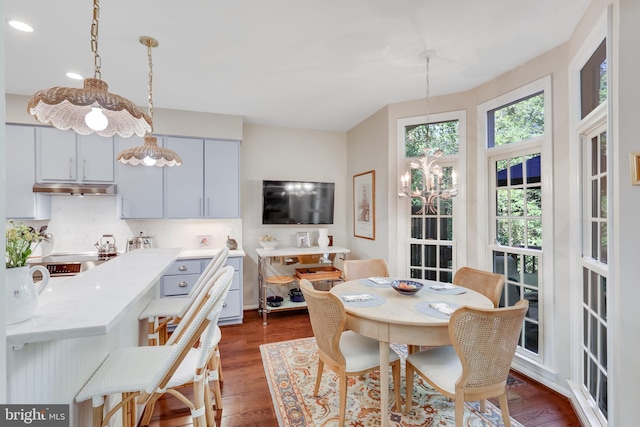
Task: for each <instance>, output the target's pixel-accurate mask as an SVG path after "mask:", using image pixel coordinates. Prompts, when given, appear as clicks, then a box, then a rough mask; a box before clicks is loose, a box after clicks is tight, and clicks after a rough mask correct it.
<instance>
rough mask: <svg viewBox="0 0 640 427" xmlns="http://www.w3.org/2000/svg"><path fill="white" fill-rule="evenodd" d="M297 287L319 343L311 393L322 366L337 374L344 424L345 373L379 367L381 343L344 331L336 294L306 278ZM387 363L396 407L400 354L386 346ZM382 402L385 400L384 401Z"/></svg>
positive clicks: (342, 310) (360, 373)
mask: <svg viewBox="0 0 640 427" xmlns="http://www.w3.org/2000/svg"><path fill="white" fill-rule="evenodd" d="M300 289H301V290H302V293H303V294H304V298H305V301H306V302H307V307H308V309H309V317H310V319H311V328H312V329H313V335H314V337H315V339H316V343H317V345H318V372H317V374H316V385H315V388H314V391H313V395H314V396H317V395H318V392H319V390H320V382H321V380H322V371H323V369H324V365H327V366H328V367H329V368H330V369H331V370H332V371H334V372H335V373H337V374H338V378H339V380H338V382H339V390H340V408H339V414H340V420H339V425H340V426H343V425H344V423H345V415H346V403H347V387H348V383H347V376H359V375H363V374H366V373H367V372H371V371H375V370H378V369H388V368H387V367H384V368H381V367H380V345H379V343H378V341H376V340H374V339H371V338H368V337H365V336H364V335H360V334H358V333H356V332H353V331H348V330H345V327H346V323H347V313H346V312H345V310H344V306H343V305H342V303H341V302H340V300H339V299H338V297H337V296H335V295H333V294H332V293H330V292H325V291H317V290H315V289H314V287H313V285H312V284H311V282H309V281H308V280H306V279H302V280H301V281H300ZM389 362H390V365H391V369H392V371H393V388H394V390H395V400H396V401H395V408H396V410H397V411H400V410H401V406H400V357H399V356H398V354H397V353H396V352H395V351H393V350H392V349H391V348H389ZM383 404H384V403H383Z"/></svg>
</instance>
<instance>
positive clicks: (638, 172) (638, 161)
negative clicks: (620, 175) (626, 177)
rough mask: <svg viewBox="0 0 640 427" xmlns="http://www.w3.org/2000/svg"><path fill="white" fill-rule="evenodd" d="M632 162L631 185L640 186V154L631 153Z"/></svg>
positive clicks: (637, 152)
mask: <svg viewBox="0 0 640 427" xmlns="http://www.w3.org/2000/svg"><path fill="white" fill-rule="evenodd" d="M629 160H630V161H631V185H640V152H639V151H636V152H633V153H629Z"/></svg>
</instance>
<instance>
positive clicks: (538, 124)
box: [487, 93, 544, 147]
mask: <svg viewBox="0 0 640 427" xmlns="http://www.w3.org/2000/svg"><path fill="white" fill-rule="evenodd" d="M487 114H488V115H489V124H490V126H491V124H492V125H493V126H492V127H493V129H490V138H489V147H499V146H501V145H504V144H509V143H512V142H518V141H526V140H528V139H531V138H534V137H536V136H541V135H543V134H544V93H539V94H536V95H533V96H531V97H529V98H524V99H521V100H519V101H516V102H514V103H512V104H509V105H505V106H504V107H500V108H497V109H495V110H491V111H489V112H488V113H487ZM491 135H492V136H493V138H491Z"/></svg>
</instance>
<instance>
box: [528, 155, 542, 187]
mask: <svg viewBox="0 0 640 427" xmlns="http://www.w3.org/2000/svg"><path fill="white" fill-rule="evenodd" d="M540 175H541V174H540V154H536V155H533V156H527V183H528V184H533V183H536V182H540V181H541V176H540Z"/></svg>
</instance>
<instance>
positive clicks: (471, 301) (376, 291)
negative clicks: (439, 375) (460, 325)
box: [330, 278, 493, 427]
mask: <svg viewBox="0 0 640 427" xmlns="http://www.w3.org/2000/svg"><path fill="white" fill-rule="evenodd" d="M371 279H373V280H371ZM392 280H404V279H394V278H369V279H357V280H351V281H348V282H343V283H340V284H338V285H336V286H334V287H333V288H332V289H331V291H330V292H331V293H332V294H334V295H336V296H338V297H339V299H340V301H341V302H342V304H343V305H344V307H345V310H346V312H347V329H350V330H352V331H355V332H358V333H360V334H362V335H365V336H367V337H370V338H373V339H376V340H377V341H378V342H379V343H380V367H381V369H380V420H381V426H383V427H386V426H388V425H389V406H388V402H389V370H388V369H383V368H382V367H383V366H388V365H389V351H388V350H387V349H388V347H389V344H390V343H392V342H393V343H401V344H407V345H416V346H420V345H425V346H440V345H449V344H451V341H450V339H449V331H448V326H449V316H450V312H451V311H452V310H455V309H456V308H458V307H460V306H463V305H466V306H472V307H478V308H493V303H492V302H491V300H489V298H487V297H485V296H484V295H482V294H480V293H478V292H475V291H472V290H470V289H466V288H463V287H459V286H453V285H451V284H446V283H440V282H434V281H429V280H419V279H406V280H410V281H414V282H420V283H422V284H423V285H424V287H423V288H422V289H421V290H420V291H418V292H417V293H415V294H413V295H402V294H400V293H398V292H397V291H395V290H394V289H393V288H392V287H391V284H390V282H391V281H392ZM397 386H398V385H395V384H394V387H397Z"/></svg>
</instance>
